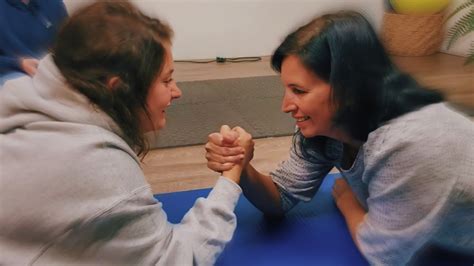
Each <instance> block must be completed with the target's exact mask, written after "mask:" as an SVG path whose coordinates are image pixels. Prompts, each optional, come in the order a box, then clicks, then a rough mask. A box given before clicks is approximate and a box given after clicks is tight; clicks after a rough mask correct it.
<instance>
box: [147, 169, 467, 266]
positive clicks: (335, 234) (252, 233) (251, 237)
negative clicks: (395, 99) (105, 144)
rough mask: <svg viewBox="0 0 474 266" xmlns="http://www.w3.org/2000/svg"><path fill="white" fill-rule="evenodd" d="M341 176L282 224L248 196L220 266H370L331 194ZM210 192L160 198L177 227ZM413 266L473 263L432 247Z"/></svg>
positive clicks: (329, 178)
mask: <svg viewBox="0 0 474 266" xmlns="http://www.w3.org/2000/svg"><path fill="white" fill-rule="evenodd" d="M338 176H339V174H329V175H328V176H327V177H326V178H325V180H324V182H323V184H322V185H321V188H320V189H319V191H318V192H317V193H316V196H315V197H314V198H313V200H311V201H310V202H308V203H300V204H298V205H297V206H296V207H295V208H293V209H292V210H291V211H290V212H289V213H288V214H287V215H286V217H285V218H284V219H283V220H281V221H274V220H271V219H268V218H265V217H264V216H263V215H262V213H261V212H260V211H259V210H258V209H256V208H255V207H254V206H253V205H252V204H251V203H250V202H249V201H248V200H247V199H246V198H245V197H244V196H242V197H241V198H240V200H239V202H238V204H237V207H236V210H235V213H236V215H237V229H236V231H235V234H234V237H233V239H232V241H231V242H229V243H228V244H227V246H226V248H225V250H224V252H223V253H222V254H221V256H220V257H219V259H218V260H217V263H216V265H226V266H227V265H239V266H241V265H246V266H252V265H299V266H300V265H351V266H357V265H368V263H367V262H366V260H365V259H364V257H363V256H362V255H361V254H360V252H359V251H358V250H357V247H356V246H355V245H354V242H353V241H352V239H351V236H350V233H349V231H348V229H347V227H346V224H345V221H344V218H343V217H342V215H341V214H340V212H339V210H338V209H337V207H336V205H335V203H334V200H333V197H332V195H331V190H332V185H333V183H334V180H335V178H336V177H338ZM209 191H210V189H200V190H191V191H185V192H175V193H167V194H159V195H155V198H156V199H158V200H159V201H161V202H162V203H163V209H164V210H165V211H166V213H167V215H168V219H169V221H170V222H172V223H179V222H180V221H181V219H182V217H183V216H184V214H185V213H186V212H187V211H188V210H189V209H190V208H191V207H192V206H193V204H194V202H195V201H196V199H197V198H199V197H206V196H207V195H208V194H209ZM420 253H421V254H420V255H419V256H417V259H414V260H413V261H412V262H411V263H410V264H411V265H453V263H455V265H469V266H472V265H473V263H474V261H473V260H472V259H473V258H470V257H468V258H466V257H465V256H464V257H463V256H459V255H457V254H452V253H449V252H446V251H442V250H440V249H436V248H427V249H426V250H424V251H423V252H420Z"/></svg>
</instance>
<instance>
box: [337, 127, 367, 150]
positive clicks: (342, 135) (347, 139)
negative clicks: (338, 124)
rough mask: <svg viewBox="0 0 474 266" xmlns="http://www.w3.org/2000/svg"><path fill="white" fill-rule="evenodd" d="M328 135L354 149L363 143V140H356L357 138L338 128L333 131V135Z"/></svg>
mask: <svg viewBox="0 0 474 266" xmlns="http://www.w3.org/2000/svg"><path fill="white" fill-rule="evenodd" d="M329 137H330V138H333V139H336V140H338V141H340V142H342V143H344V144H345V145H348V146H349V147H351V148H354V149H356V150H358V149H359V148H360V147H361V146H362V145H363V144H364V142H362V141H360V140H357V139H354V138H353V137H351V136H350V135H349V134H347V133H346V132H344V131H341V130H338V131H336V132H334V134H333V136H329Z"/></svg>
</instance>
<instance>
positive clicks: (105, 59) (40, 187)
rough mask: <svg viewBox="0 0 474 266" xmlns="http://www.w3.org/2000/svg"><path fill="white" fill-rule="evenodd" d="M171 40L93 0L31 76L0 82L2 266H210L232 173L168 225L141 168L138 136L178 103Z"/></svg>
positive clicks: (221, 241)
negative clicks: (103, 265)
mask: <svg viewBox="0 0 474 266" xmlns="http://www.w3.org/2000/svg"><path fill="white" fill-rule="evenodd" d="M171 38H172V30H171V28H170V27H168V26H167V25H166V24H164V23H162V22H161V21H160V20H158V19H153V18H150V17H147V16H145V15H143V14H142V13H141V12H140V11H139V10H138V9H137V8H135V7H134V6H133V5H131V4H130V3H128V2H126V1H100V2H97V3H94V4H92V5H90V6H88V7H85V8H83V9H81V10H79V11H78V12H77V13H75V14H73V15H72V16H71V18H70V19H69V20H68V21H67V22H66V24H65V25H64V26H63V27H62V29H61V30H60V32H59V35H58V38H57V41H56V43H55V45H54V47H53V49H52V53H51V54H50V55H48V56H46V57H45V58H44V59H43V60H42V61H41V62H40V64H39V67H38V72H37V74H36V75H35V76H34V77H33V78H31V77H28V76H25V77H23V78H20V79H17V80H14V81H11V82H9V83H7V84H6V86H5V87H4V89H3V90H2V91H1V92H0V118H1V120H0V133H1V134H0V158H1V176H0V183H1V192H0V202H1V208H0V209H1V210H0V250H1V251H2V252H1V254H0V264H6V265H11V264H70V263H74V264H77V263H85V264H144V265H148V264H160V265H191V264H197V265H211V264H213V263H214V261H215V259H216V257H217V256H218V255H219V253H220V252H221V251H222V250H223V248H224V245H225V244H226V243H227V242H228V241H229V240H230V239H231V237H232V234H233V232H234V230H235V226H236V218H235V214H234V212H233V210H234V207H235V205H236V203H237V200H238V198H239V196H240V194H241V189H240V187H239V185H238V184H239V179H240V172H241V170H242V168H241V166H236V167H234V168H232V169H231V170H229V171H226V172H224V173H223V174H222V176H221V177H220V178H219V179H218V181H217V184H216V185H215V187H214V189H213V190H212V191H211V192H210V194H209V196H208V197H207V198H206V199H204V198H202V199H198V200H197V201H196V204H195V205H194V207H193V208H191V209H190V210H189V212H188V213H187V214H186V215H185V216H184V218H183V220H182V221H181V223H180V224H176V225H173V224H170V223H168V222H167V219H166V214H165V213H164V211H163V209H162V207H161V203H159V202H157V201H156V200H155V199H154V198H153V195H152V192H151V190H150V187H149V185H148V184H147V183H146V181H145V177H144V175H143V172H142V169H141V168H140V158H139V156H144V154H146V152H147V150H148V147H147V144H146V141H145V140H144V136H143V134H144V133H145V132H147V131H151V130H159V129H161V128H162V127H164V126H165V123H166V111H165V110H166V108H167V107H168V106H169V105H170V104H171V102H172V101H173V100H175V99H177V98H179V97H180V96H181V91H180V90H179V88H178V87H177V86H176V83H175V81H174V80H173V77H172V75H173V70H174V69H173V57H172V54H171ZM224 129H225V128H224ZM239 133H240V134H241V138H240V140H239V141H240V144H241V145H243V146H244V147H248V150H251V149H250V147H251V145H252V141H251V137H250V136H249V135H248V134H246V133H245V131H243V130H239Z"/></svg>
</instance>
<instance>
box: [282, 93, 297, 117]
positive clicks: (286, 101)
mask: <svg viewBox="0 0 474 266" xmlns="http://www.w3.org/2000/svg"><path fill="white" fill-rule="evenodd" d="M294 110H296V105H295V104H294V103H293V101H292V100H291V97H289V96H288V95H287V93H285V95H284V96H283V102H282V103H281V111H282V112H284V113H290V112H292V111H294Z"/></svg>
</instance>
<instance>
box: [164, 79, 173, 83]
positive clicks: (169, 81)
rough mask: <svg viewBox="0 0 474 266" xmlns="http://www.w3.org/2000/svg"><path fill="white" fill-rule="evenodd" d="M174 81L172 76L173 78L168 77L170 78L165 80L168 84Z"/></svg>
mask: <svg viewBox="0 0 474 266" xmlns="http://www.w3.org/2000/svg"><path fill="white" fill-rule="evenodd" d="M172 81H173V79H172V78H171V79H168V80H165V84H166V85H168V84H170V83H171V82H172Z"/></svg>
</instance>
